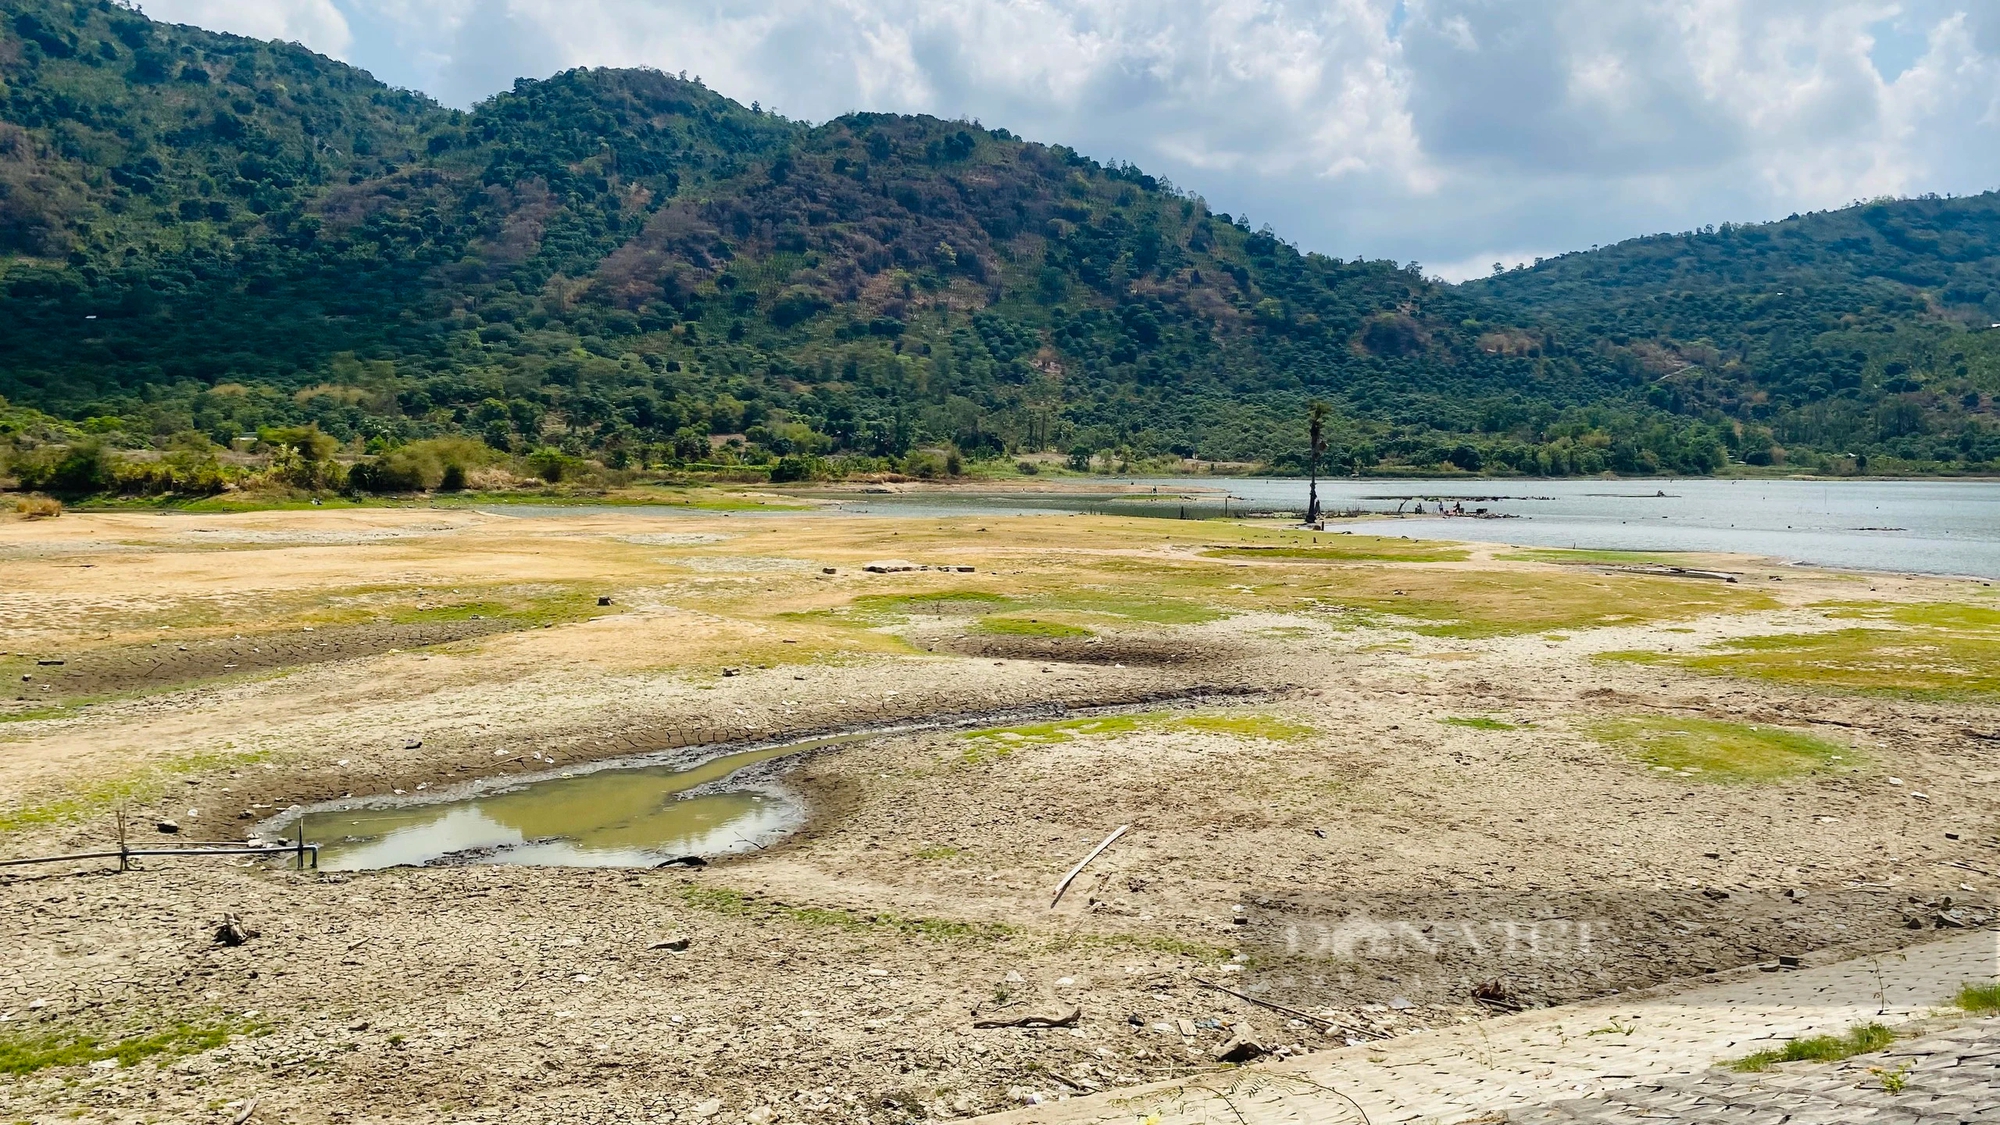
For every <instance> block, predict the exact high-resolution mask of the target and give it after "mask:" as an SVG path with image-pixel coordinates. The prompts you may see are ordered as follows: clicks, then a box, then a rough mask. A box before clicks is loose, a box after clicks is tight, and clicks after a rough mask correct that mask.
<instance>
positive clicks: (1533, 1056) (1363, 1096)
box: [986, 930, 2000, 1125]
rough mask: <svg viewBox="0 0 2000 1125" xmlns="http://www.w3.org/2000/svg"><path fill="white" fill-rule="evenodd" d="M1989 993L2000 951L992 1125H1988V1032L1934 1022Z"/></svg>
mask: <svg viewBox="0 0 2000 1125" xmlns="http://www.w3.org/2000/svg"><path fill="white" fill-rule="evenodd" d="M1996 976H2000V934H1996V933H1995V932H1994V931H1991V930H1978V931H1971V932H1967V933H1961V934H1957V935H1954V936H1952V937H1948V938H1945V939H1942V940H1939V941H1934V942H1929V943H1926V944H1923V945H1917V946H1911V947H1909V948H1906V949H1903V950H1900V951H1894V952H1890V953H1884V954H1880V955H1871V956H1865V957H1858V958H1853V959H1850V960H1846V961H1839V962H1834V963H1830V964H1823V965H1816V966H1809V967H1807V968H1804V969H1799V970H1793V971H1782V972H1765V971H1759V970H1758V969H1756V968H1750V969H1744V970H1736V971H1734V972H1731V973H1725V974H1720V975H1718V976H1716V977H1710V978H1706V979H1704V980H1701V981H1696V982H1688V983H1686V984H1684V985H1683V986H1680V987H1677V988H1665V989H1654V990H1650V991H1649V992H1647V993H1645V994H1642V995H1635V996H1632V997H1629V998H1626V997H1613V998H1608V999H1605V1000H1598V1001H1592V1002H1589V1003H1584V1004H1575V1005H1569V1006H1566V1007H1561V1008H1549V1009H1542V1010H1537V1011H1528V1012H1521V1013H1517V1014H1514V1015H1510V1016H1502V1017H1497V1018H1494V1019H1490V1020H1483V1021H1479V1022H1476V1023H1471V1024H1464V1025H1459V1026H1455V1027H1450V1028H1442V1029H1437V1030H1433V1031H1427V1032H1418V1033H1415V1034H1410V1035H1405V1036H1399V1037H1397V1038H1395V1039H1391V1040H1387V1041H1384V1042H1379V1043H1371V1044H1367V1045H1364V1046H1359V1047H1348V1048H1342V1049H1336V1050H1330V1051H1320V1052H1314V1053H1311V1054H1307V1055H1303V1056H1298V1057H1295V1058H1291V1059H1286V1060H1283V1061H1281V1062H1274V1063H1267V1064H1258V1065H1253V1066H1246V1067H1239V1068H1233V1069H1230V1070H1225V1071H1219V1072H1215V1073H1211V1074H1207V1075H1203V1076H1200V1077H1198V1078H1194V1079H1187V1080H1183V1081H1179V1082H1173V1083H1158V1084H1155V1085H1151V1086H1144V1087H1138V1088H1135V1089H1126V1090H1118V1091H1112V1092H1107V1093H1103V1094H1094V1095H1090V1096H1087V1097H1077V1098H1068V1099H1063V1100H1059V1101H1055V1102H1050V1103H1047V1104H1043V1105H1037V1106H1030V1107H1028V1108H1025V1109H1020V1110H1014V1111H1010V1112H1007V1113H1003V1114H995V1115H992V1116H991V1117H989V1118H987V1119H986V1120H988V1121H992V1122H995V1123H1006V1125H1029V1123H1033V1125H1097V1123H1106V1125H1108V1123H1111V1122H1121V1123H1141V1122H1143V1123H1144V1125H1335V1123H1339V1125H1347V1123H1349V1122H1366V1123H1367V1125H1385V1123H1388V1122H1403V1123H1431V1122H1436V1123H1447V1122H1466V1123H1481V1125H1499V1123H1503V1122H1504V1123H1508V1125H1574V1123H1584V1122H1588V1123H1592V1125H1600V1123H1601V1125H1635V1123H1638V1122H1651V1123H1657V1122H1665V1121H1672V1122H1689V1123H1692V1125H1711V1123H1712V1125H1725V1123H1726V1125H1806V1123H1846V1122H1856V1123H1863V1122H1865V1123H1867V1125H1945V1123H1952V1122H1972V1121H1982V1122H1984V1121H1992V1122H2000V1018H1984V1019H1969V1018H1968V1019H1963V1020H1959V1021H1956V1022H1953V1021H1950V1020H1944V1021H1940V1020H1939V1018H1938V1017H1939V1015H1940V1013H1942V1012H1945V1011H1947V1010H1949V1008H1950V1004H1951V1001H1952V998H1953V996H1954V995H1956V993H1957V991H1958V988H1959V986H1960V985H1961V984H1964V983H1966V982H1968V981H1991V980H1993V979H1995V978H1996ZM1871 1021H1873V1022H1881V1023H1884V1024H1888V1025H1890V1026H1891V1027H1897V1026H1899V1025H1901V1026H1902V1027H1903V1028H1904V1029H1905V1032H1906V1033H1911V1032H1914V1033H1916V1034H1915V1036H1914V1037H1913V1038H1909V1039H1905V1040H1903V1041H1901V1042H1898V1043H1896V1044H1894V1045H1892V1046H1891V1047H1889V1048H1887V1049H1885V1050H1883V1051H1880V1052H1876V1053H1874V1054H1870V1055H1866V1056H1856V1057H1854V1058H1851V1059H1848V1060H1845V1061H1843V1062H1839V1063H1832V1064H1813V1063H1787V1064H1781V1065H1780V1066H1777V1067H1774V1068H1772V1069H1771V1070H1769V1071H1766V1072H1763V1073H1757V1074H1746V1073H1739V1072H1736V1071H1732V1070H1728V1069H1720V1068H1719V1064H1725V1063H1728V1062H1730V1061H1733V1060H1735V1059H1738V1058H1741V1057H1743V1056H1745V1055H1749V1054H1752V1053H1754V1052H1757V1051H1761V1050H1766V1049H1770V1048H1773V1047H1777V1046H1782V1045H1783V1044H1784V1043H1786V1042H1788V1041H1790V1040H1792V1039H1794V1038H1799V1037H1803V1036H1810V1035H1821V1034H1837V1033H1841V1032H1845V1031H1846V1030H1847V1029H1849V1028H1850V1027H1852V1026H1854V1025H1855V1024H1860V1023H1868V1022H1871Z"/></svg>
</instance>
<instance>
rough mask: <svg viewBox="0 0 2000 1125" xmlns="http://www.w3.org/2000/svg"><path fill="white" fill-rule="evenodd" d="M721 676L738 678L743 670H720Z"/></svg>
mask: <svg viewBox="0 0 2000 1125" xmlns="http://www.w3.org/2000/svg"><path fill="white" fill-rule="evenodd" d="M722 674H723V675H725V676H740V675H742V674H743V669H741V668H724V669H723V670H722Z"/></svg>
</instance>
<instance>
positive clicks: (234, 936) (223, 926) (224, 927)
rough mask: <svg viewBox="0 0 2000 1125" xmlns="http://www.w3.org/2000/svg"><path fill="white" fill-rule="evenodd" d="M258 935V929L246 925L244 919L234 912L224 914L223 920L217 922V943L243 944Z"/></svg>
mask: <svg viewBox="0 0 2000 1125" xmlns="http://www.w3.org/2000/svg"><path fill="white" fill-rule="evenodd" d="M256 936H258V935H257V931H256V930H253V929H250V928H249V927H247V926H245V925H244V924H243V919H241V918H238V917H237V916H236V915H234V914H224V915H223V916H222V920H221V921H219V922H217V923H216V924H215V944H217V945H231V946H234V945H242V944H243V943H244V942H246V941H249V940H250V939H251V938H253V937H256Z"/></svg>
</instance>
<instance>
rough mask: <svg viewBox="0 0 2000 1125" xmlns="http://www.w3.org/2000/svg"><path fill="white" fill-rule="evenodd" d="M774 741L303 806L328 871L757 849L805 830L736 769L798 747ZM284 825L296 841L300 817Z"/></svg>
mask: <svg viewBox="0 0 2000 1125" xmlns="http://www.w3.org/2000/svg"><path fill="white" fill-rule="evenodd" d="M800 749H801V747H800V746H797V745H789V746H775V747H765V748H761V749H756V750H748V751H744V752H741V753H737V754H726V755H723V756H721V757H717V758H711V759H709V760H708V761H705V762H701V763H698V764H696V765H692V766H689V765H686V764H684V763H675V764H642V765H626V766H620V765H616V764H613V765H610V766H606V767H594V768H583V767H579V768H577V769H575V770H569V771H565V772H564V773H560V774H556V775H553V776H543V777H538V778H529V779H522V780H521V781H519V782H515V783H511V784H509V785H508V786H507V787H506V788H504V789H494V790H488V791H485V792H475V793H468V794H464V795H458V796H450V795H447V796H445V797H443V798H442V799H435V800H431V801H429V802H427V803H415V802H412V801H410V800H408V799H407V798H406V799H403V800H398V801H395V802H393V803H390V802H380V801H377V802H334V803H332V804H329V805H324V806H316V807H314V808H309V809H307V810H305V812H304V813H303V814H302V815H303V818H304V821H305V838H306V841H307V842H308V843H317V844H319V845H320V855H319V865H320V868H321V869H322V870H332V871H356V870H367V869H372V868H380V867H396V866H401V865H407V864H426V863H436V862H439V861H444V862H462V863H525V864H539V865H544V866H551V867H650V866H652V865H654V864H657V863H659V862H660V861H662V860H666V859H672V858H675V857H678V856H686V855H702V856H712V855H723V854H728V853H731V852H740V851H748V850H750V849H752V848H754V847H757V846H759V845H762V844H767V843H768V842H770V841H771V840H772V839H774V838H776V837H778V836H781V835H783V834H784V833H786V832H788V831H791V830H792V829H794V828H796V827H797V826H798V825H799V823H800V822H801V821H802V820H803V819H804V809H803V807H802V806H801V805H800V803H799V801H798V800H797V799H796V798H795V797H793V796H792V795H790V794H788V793H786V792H785V791H784V790H782V789H780V788H778V787H776V786H774V785H772V784H769V783H768V782H760V781H749V780H741V779H738V778H736V777H735V776H733V775H736V774H738V773H740V772H741V771H743V770H744V769H745V768H747V767H749V766H753V765H755V764H757V763H758V762H762V761H766V760H768V759H771V758H775V757H778V756H780V755H784V754H792V753H797V752H798V751H799V750H800ZM278 831H280V832H282V833H283V834H284V835H285V836H286V837H288V838H289V837H293V836H294V834H295V833H296V832H297V831H298V822H297V820H296V819H294V820H292V821H291V822H289V823H288V824H287V825H286V826H284V827H282V828H281V829H279V830H278Z"/></svg>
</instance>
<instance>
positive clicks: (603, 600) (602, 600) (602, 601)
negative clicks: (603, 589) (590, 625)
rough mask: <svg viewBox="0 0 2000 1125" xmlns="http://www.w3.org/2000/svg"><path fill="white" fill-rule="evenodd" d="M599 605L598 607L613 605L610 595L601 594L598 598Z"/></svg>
mask: <svg viewBox="0 0 2000 1125" xmlns="http://www.w3.org/2000/svg"><path fill="white" fill-rule="evenodd" d="M597 604H598V605H610V604H611V595H609V594H599V595H598V596H597Z"/></svg>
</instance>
